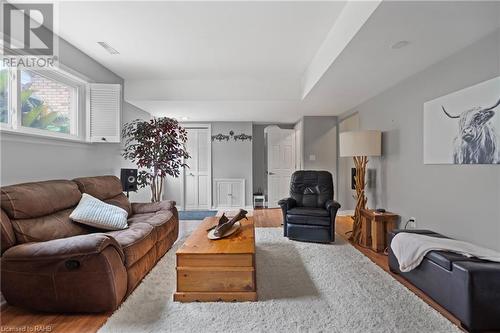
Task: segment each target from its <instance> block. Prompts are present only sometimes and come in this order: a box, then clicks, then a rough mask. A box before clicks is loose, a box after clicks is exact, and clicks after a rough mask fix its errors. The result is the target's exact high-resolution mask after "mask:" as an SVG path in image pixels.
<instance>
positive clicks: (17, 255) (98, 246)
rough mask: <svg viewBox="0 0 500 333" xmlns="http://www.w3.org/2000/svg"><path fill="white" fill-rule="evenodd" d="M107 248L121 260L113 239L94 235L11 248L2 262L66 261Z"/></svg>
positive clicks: (120, 250)
mask: <svg viewBox="0 0 500 333" xmlns="http://www.w3.org/2000/svg"><path fill="white" fill-rule="evenodd" d="M108 246H112V247H114V248H115V249H116V251H117V252H118V254H119V255H120V256H121V257H122V259H123V251H122V249H121V247H120V245H119V244H118V243H117V242H116V240H115V239H114V238H113V237H111V236H108V235H105V234H100V233H96V234H89V235H81V236H74V237H69V238H62V239H55V240H51V241H46V242H36V243H25V244H20V245H17V246H13V247H11V248H10V249H8V250H7V251H6V252H5V253H4V254H3V256H2V261H5V262H8V261H33V260H47V259H66V258H71V257H75V256H81V255H90V254H96V253H101V252H102V251H103V250H104V249H105V248H106V247H108Z"/></svg>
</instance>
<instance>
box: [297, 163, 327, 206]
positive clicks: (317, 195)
mask: <svg viewBox="0 0 500 333" xmlns="http://www.w3.org/2000/svg"><path fill="white" fill-rule="evenodd" d="M290 196H291V197H292V198H293V199H295V201H296V202H297V206H299V207H301V206H304V207H325V203H326V202H327V201H328V200H332V199H333V179H332V174H331V173H330V172H328V171H311V170H306V171H304V170H299V171H295V172H294V173H293V174H292V179H291V181H290Z"/></svg>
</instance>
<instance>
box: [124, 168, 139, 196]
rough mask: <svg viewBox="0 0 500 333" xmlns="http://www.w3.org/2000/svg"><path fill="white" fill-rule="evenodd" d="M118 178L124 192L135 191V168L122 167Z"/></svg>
mask: <svg viewBox="0 0 500 333" xmlns="http://www.w3.org/2000/svg"><path fill="white" fill-rule="evenodd" d="M120 179H121V181H122V187H123V190H124V191H125V192H130V191H137V169H122V170H121V173H120Z"/></svg>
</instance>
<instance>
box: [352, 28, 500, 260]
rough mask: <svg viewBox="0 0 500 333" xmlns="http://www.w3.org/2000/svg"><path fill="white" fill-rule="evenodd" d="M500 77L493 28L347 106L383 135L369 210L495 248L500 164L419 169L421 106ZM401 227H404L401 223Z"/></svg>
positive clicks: (499, 43)
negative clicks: (391, 213) (411, 219)
mask: <svg viewBox="0 0 500 333" xmlns="http://www.w3.org/2000/svg"><path fill="white" fill-rule="evenodd" d="M499 74H500V31H497V32H496V33H494V34H492V35H489V36H487V37H485V38H484V39H482V40H480V41H479V42H477V43H475V44H474V45H471V46H470V47H468V48H466V49H463V50H462V51H460V52H458V53H456V54H455V55H453V56H451V57H449V58H447V59H445V60H443V61H441V62H439V63H437V64H435V65H433V66H431V67H429V68H427V69H426V70H424V71H422V72H420V73H419V74H416V75H414V76H412V77H410V78H409V79H407V80H405V81H403V82H401V83H399V84H397V85H396V86H394V87H393V88H391V89H389V90H387V91H386V92H384V93H382V94H380V95H378V96H376V97H375V98H372V99H371V100H369V101H367V102H365V103H363V104H361V105H360V106H358V107H356V108H354V109H353V110H352V111H351V112H358V113H359V117H360V127H361V128H363V129H380V130H382V131H383V132H384V133H383V140H382V144H383V147H382V150H383V157H382V158H381V159H377V158H374V159H373V161H372V162H371V163H370V167H372V168H375V169H377V182H376V188H375V189H372V190H369V191H368V197H369V202H368V205H369V206H370V207H374V206H375V205H377V206H382V207H386V208H387V209H389V210H391V211H394V212H396V213H398V214H400V215H401V216H402V220H403V221H407V219H408V218H409V217H416V220H417V227H418V228H428V229H432V230H435V231H437V232H442V233H444V234H446V235H448V236H451V237H456V238H459V239H463V240H467V241H471V242H473V243H476V244H480V245H483V246H486V247H490V248H493V249H496V250H500V165H424V164H423V127H422V126H423V103H424V102H426V101H428V100H431V99H434V98H437V97H439V96H443V95H446V94H449V93H451V92H454V91H457V90H460V89H463V88H466V87H469V86H472V85H474V84H477V83H479V82H482V81H485V80H488V79H491V78H493V77H496V76H498V75H499ZM403 223H404V222H403Z"/></svg>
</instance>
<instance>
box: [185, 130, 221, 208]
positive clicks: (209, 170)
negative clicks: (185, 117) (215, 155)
mask: <svg viewBox="0 0 500 333" xmlns="http://www.w3.org/2000/svg"><path fill="white" fill-rule="evenodd" d="M180 125H181V126H182V127H184V129H208V209H210V207H212V205H213V203H212V199H213V198H212V124H207V123H180ZM182 161H183V162H184V161H185V160H184V159H183V160H182ZM185 177H186V173H185V168H182V176H181V177H180V179H181V210H186V197H185V193H186V190H185V183H186V182H185Z"/></svg>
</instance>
